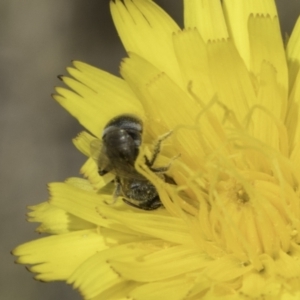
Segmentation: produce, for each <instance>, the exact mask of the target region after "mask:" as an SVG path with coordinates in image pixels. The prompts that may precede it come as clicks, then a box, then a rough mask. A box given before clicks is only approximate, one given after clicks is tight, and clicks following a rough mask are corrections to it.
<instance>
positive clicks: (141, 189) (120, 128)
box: [91, 114, 170, 210]
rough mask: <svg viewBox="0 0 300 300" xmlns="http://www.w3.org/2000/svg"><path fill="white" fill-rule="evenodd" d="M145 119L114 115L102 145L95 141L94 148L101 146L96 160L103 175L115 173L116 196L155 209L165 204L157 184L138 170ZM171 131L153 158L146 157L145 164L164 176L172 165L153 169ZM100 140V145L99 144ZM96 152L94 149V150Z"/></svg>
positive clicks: (126, 201)
mask: <svg viewBox="0 0 300 300" xmlns="http://www.w3.org/2000/svg"><path fill="white" fill-rule="evenodd" d="M142 132H143V124H142V121H141V120H139V119H138V118H137V117H135V116H133V115H130V114H123V115H120V116H118V117H116V118H113V119H112V120H111V121H110V122H109V123H108V124H107V125H106V126H105V128H104V130H103V134H102V145H101V142H100V141H99V140H95V141H94V142H92V144H91V147H92V148H94V149H95V148H98V151H99V149H100V154H98V155H97V157H96V160H97V164H98V172H99V175H100V176H104V175H105V174H107V173H113V174H115V179H114V182H115V186H116V188H115V192H114V199H115V201H116V199H117V197H118V196H122V197H123V201H124V202H125V203H127V204H129V205H132V206H134V207H137V208H140V209H143V210H154V209H157V208H158V207H160V206H162V203H161V201H160V199H159V195H158V193H157V190H156V188H155V187H154V185H153V184H152V183H151V182H150V181H149V180H148V179H147V178H146V177H144V176H143V175H142V174H140V173H138V171H137V170H136V169H135V166H134V164H135V161H136V159H137V157H138V154H139V147H140V146H141V144H142ZM169 135H170V133H168V134H167V135H165V136H164V137H163V138H161V139H160V140H159V141H158V143H157V145H156V146H155V149H154V153H153V155H152V158H151V159H148V158H147V157H146V156H145V163H146V165H147V166H148V167H149V169H150V170H152V171H153V172H155V173H157V175H158V176H159V177H162V178H163V179H165V178H167V177H165V176H166V175H164V174H163V173H164V172H166V171H167V170H168V168H169V166H166V167H160V168H154V167H153V164H154V162H155V160H156V158H157V155H158V154H159V152H160V147H161V142H162V141H163V140H164V139H165V138H167V136H169ZM99 142H100V144H99ZM92 151H93V149H92Z"/></svg>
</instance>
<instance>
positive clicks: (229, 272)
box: [203, 256, 253, 282]
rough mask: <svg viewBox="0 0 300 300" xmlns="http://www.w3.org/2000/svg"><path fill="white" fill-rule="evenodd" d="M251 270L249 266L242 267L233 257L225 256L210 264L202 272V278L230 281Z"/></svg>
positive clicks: (241, 263) (240, 262) (251, 267)
mask: <svg viewBox="0 0 300 300" xmlns="http://www.w3.org/2000/svg"><path fill="white" fill-rule="evenodd" d="M252 269H253V266H251V265H244V263H243V262H242V261H240V260H238V259H237V258H236V257H234V256H227V257H226V256H225V257H223V258H220V259H217V260H215V261H214V262H212V263H210V264H209V266H208V267H207V268H206V269H205V270H204V271H203V276H205V277H206V276H207V277H208V278H209V279H211V280H214V281H221V282H223V281H230V280H233V279H236V278H238V277H240V276H241V275H244V274H246V273H248V272H249V271H250V270H252Z"/></svg>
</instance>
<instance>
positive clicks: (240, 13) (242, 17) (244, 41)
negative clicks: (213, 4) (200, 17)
mask: <svg viewBox="0 0 300 300" xmlns="http://www.w3.org/2000/svg"><path fill="white" fill-rule="evenodd" d="M223 5H224V14H225V17H226V22H227V24H228V28H229V31H230V36H231V37H232V38H233V40H234V44H235V46H236V48H237V49H238V51H239V53H240V55H241V57H242V58H243V60H244V62H245V64H246V66H247V68H248V69H249V70H250V69H251V68H250V66H251V59H252V58H251V57H253V53H252V52H251V48H250V45H249V28H248V22H249V17H250V16H251V15H254V16H258V15H261V16H267V15H268V16H269V17H271V18H272V19H273V18H274V17H275V16H277V11H276V6H275V2H274V1H273V0H264V1H261V0H249V1H240V0H224V1H223ZM278 33H280V32H278ZM278 33H276V36H277V34H278ZM268 38H272V37H271V34H270V36H269V37H268ZM263 44H264V45H266V46H267V47H268V45H267V44H266V43H265V42H263ZM273 50H274V51H277V49H273ZM253 58H254V59H255V57H253Z"/></svg>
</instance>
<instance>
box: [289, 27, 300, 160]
mask: <svg viewBox="0 0 300 300" xmlns="http://www.w3.org/2000/svg"><path fill="white" fill-rule="evenodd" d="M299 24H300V22H299ZM299 37H300V36H299ZM299 46H300V44H299ZM299 51H300V47H299ZM295 82H296V84H294V86H293V88H292V90H291V94H290V99H289V106H288V112H287V116H286V126H287V131H288V135H289V142H290V147H291V152H292V153H293V152H294V151H297V150H296V148H298V146H297V145H299V142H300V141H299V136H300V84H299V82H300V72H298V74H297V76H296V81H295ZM292 157H293V159H294V158H295V157H299V158H300V155H298V154H296V155H295V153H294V154H293V155H292Z"/></svg>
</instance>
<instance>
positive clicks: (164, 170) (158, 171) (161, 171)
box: [149, 154, 180, 173]
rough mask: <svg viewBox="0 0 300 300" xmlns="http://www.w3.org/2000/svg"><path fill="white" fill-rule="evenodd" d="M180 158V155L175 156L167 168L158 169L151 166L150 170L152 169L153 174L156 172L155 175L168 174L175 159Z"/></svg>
mask: <svg viewBox="0 0 300 300" xmlns="http://www.w3.org/2000/svg"><path fill="white" fill-rule="evenodd" d="M179 156H180V154H178V155H176V156H174V157H173V158H172V159H171V160H170V162H169V163H168V164H167V165H166V166H162V167H156V168H154V167H152V166H150V167H149V169H150V170H151V171H152V172H154V173H165V172H167V171H168V170H169V168H170V166H171V165H172V163H173V161H174V160H175V159H177V158H178V157H179Z"/></svg>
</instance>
